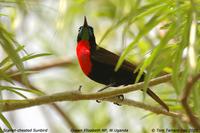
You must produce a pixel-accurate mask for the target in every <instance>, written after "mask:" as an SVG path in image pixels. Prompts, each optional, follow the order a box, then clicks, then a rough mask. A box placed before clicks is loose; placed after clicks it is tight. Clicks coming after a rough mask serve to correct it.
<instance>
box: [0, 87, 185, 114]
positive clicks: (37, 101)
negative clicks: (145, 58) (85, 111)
mask: <svg viewBox="0 0 200 133" xmlns="http://www.w3.org/2000/svg"><path fill="white" fill-rule="evenodd" d="M103 93H104V94H106V92H100V93H92V94H83V93H80V92H79V91H71V92H62V93H56V94H53V95H48V96H41V97H38V98H34V99H27V100H3V101H2V102H1V103H0V107H1V110H2V112H6V111H12V110H16V109H22V108H26V107H32V106H36V105H42V104H49V103H53V102H58V101H80V100H96V99H103V98H105V97H102V94H103ZM99 94H100V95H99ZM103 100H105V101H110V102H117V103H119V104H121V105H129V106H135V107H139V108H142V109H145V110H149V111H152V112H154V113H157V114H163V115H167V116H171V117H178V118H182V115H181V114H178V113H175V112H167V111H166V110H164V109H161V108H158V107H153V106H150V105H147V104H144V103H141V102H137V101H134V100H129V99H124V100H120V99H118V98H106V99H103Z"/></svg>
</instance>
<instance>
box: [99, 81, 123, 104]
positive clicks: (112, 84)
mask: <svg viewBox="0 0 200 133" xmlns="http://www.w3.org/2000/svg"><path fill="white" fill-rule="evenodd" d="M114 85H115V83H111V84H109V85H107V86H105V87H104V88H102V89H100V90H98V91H97V92H101V91H103V90H105V89H107V88H109V87H112V86H114ZM116 97H117V98H118V99H120V100H121V101H123V100H124V96H123V95H118V96H116ZM96 102H97V103H100V102H101V101H100V100H96ZM114 104H116V105H118V106H121V105H120V104H119V103H115V102H114Z"/></svg>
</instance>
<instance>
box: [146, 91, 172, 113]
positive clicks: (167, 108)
mask: <svg viewBox="0 0 200 133" xmlns="http://www.w3.org/2000/svg"><path fill="white" fill-rule="evenodd" d="M147 94H148V95H149V96H151V97H152V98H153V99H154V100H155V101H156V102H158V103H159V104H160V105H161V106H162V107H163V108H165V109H166V110H167V111H169V107H168V106H167V105H166V104H165V103H164V102H163V101H162V100H161V99H160V98H159V97H158V96H157V95H156V94H155V93H154V92H153V91H152V90H150V89H149V88H148V89H147Z"/></svg>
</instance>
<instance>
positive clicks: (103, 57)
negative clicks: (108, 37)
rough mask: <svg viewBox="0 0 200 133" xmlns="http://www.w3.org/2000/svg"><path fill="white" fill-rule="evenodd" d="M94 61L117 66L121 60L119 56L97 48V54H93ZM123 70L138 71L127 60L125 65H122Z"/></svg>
mask: <svg viewBox="0 0 200 133" xmlns="http://www.w3.org/2000/svg"><path fill="white" fill-rule="evenodd" d="M91 58H92V60H95V61H97V62H100V63H103V64H107V65H111V66H115V65H116V64H117V62H118V60H119V56H118V55H116V54H114V53H112V52H110V51H108V50H106V49H104V48H101V47H97V48H96V50H95V52H92V54H91ZM121 68H122V69H127V70H129V71H134V70H135V69H136V66H135V65H134V64H132V63H130V62H128V61H126V60H124V62H123V64H122V65H121Z"/></svg>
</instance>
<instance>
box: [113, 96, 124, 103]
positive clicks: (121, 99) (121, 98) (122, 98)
mask: <svg viewBox="0 0 200 133" xmlns="http://www.w3.org/2000/svg"><path fill="white" fill-rule="evenodd" d="M116 97H117V98H118V99H119V100H120V101H123V100H124V95H118V96H116ZM114 104H115V105H118V106H121V104H119V103H117V102H114Z"/></svg>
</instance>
